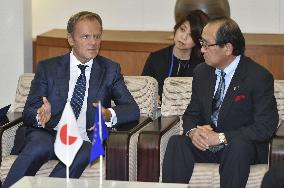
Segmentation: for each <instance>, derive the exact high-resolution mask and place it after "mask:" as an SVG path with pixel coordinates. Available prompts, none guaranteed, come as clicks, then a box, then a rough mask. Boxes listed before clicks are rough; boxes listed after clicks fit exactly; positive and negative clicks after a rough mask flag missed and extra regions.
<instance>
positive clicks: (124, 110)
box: [112, 65, 140, 124]
mask: <svg viewBox="0 0 284 188" xmlns="http://www.w3.org/2000/svg"><path fill="white" fill-rule="evenodd" d="M112 99H113V101H114V103H115V105H116V106H114V107H113V108H112V109H113V110H114V111H115V114H116V117H117V124H122V123H127V122H131V121H136V120H138V119H139V117H140V110H139V107H138V105H137V103H136V102H135V100H134V98H133V97H132V95H131V94H130V92H129V91H128V89H127V87H126V85H125V82H124V78H123V76H122V74H121V72H120V66H119V65H117V69H116V73H115V77H114V81H113V86H112Z"/></svg>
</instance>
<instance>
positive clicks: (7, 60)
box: [0, 0, 32, 107]
mask: <svg viewBox="0 0 284 188" xmlns="http://www.w3.org/2000/svg"><path fill="white" fill-rule="evenodd" d="M0 23H1V24H0V41H1V43H0V49H1V50H0V61H1V62H0V63H1V64H0V65H1V68H0V88H1V94H0V107H2V106H4V105H6V104H10V103H13V101H14V98H15V97H14V96H15V92H16V86H17V82H18V78H19V75H20V74H22V73H23V72H24V71H26V72H30V71H31V70H32V31H31V0H2V1H1V6H0Z"/></svg>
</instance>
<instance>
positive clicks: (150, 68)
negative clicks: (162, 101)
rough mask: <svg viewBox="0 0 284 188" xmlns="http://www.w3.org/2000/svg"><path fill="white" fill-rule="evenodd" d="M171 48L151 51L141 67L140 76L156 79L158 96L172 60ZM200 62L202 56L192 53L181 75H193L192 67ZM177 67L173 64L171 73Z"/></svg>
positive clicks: (160, 94) (175, 70) (160, 93)
mask: <svg viewBox="0 0 284 188" xmlns="http://www.w3.org/2000/svg"><path fill="white" fill-rule="evenodd" d="M172 50H173V45H171V46H168V47H166V48H163V49H160V50H158V51H155V52H152V53H151V54H150V55H149V57H148V59H147V60H146V63H145V66H144V68H143V72H142V76H151V77H153V78H155V79H156V80H157V81H158V85H159V96H162V92H163V85H164V81H165V79H166V78H167V77H168V75H169V70H170V67H171V61H172ZM192 51H195V48H193V50H192ZM202 62H204V60H203V58H199V57H197V56H196V55H195V53H192V54H191V56H190V62H189V67H188V68H187V69H186V72H185V73H184V75H183V76H190V77H191V76H192V75H193V69H194V68H195V67H196V65H198V64H199V63H202ZM177 69H178V65H177V64H174V66H173V73H175V72H177ZM171 76H173V75H171Z"/></svg>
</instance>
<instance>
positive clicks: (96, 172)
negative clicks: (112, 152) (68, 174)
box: [0, 155, 105, 182]
mask: <svg viewBox="0 0 284 188" xmlns="http://www.w3.org/2000/svg"><path fill="white" fill-rule="evenodd" d="M16 158H17V155H9V156H6V157H3V158H2V163H1V167H0V176H1V177H0V178H1V181H2V182H4V180H5V178H6V176H7V174H8V172H9V170H10V168H11V166H12V164H13V163H14V161H15V160H16ZM57 163H58V161H57V160H50V161H48V162H47V163H45V164H44V165H42V167H41V168H40V169H39V171H38V172H37V174H36V175H37V176H49V174H50V172H51V171H52V170H53V169H54V167H55V166H56V164H57ZM99 167H100V163H99V162H98V161H96V162H95V163H94V164H93V165H92V166H89V167H87V168H86V169H85V171H84V172H83V174H82V176H81V178H93V179H94V178H99V176H100V168H99ZM103 169H104V170H103V174H102V175H103V179H105V160H103Z"/></svg>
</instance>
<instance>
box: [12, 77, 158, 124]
mask: <svg viewBox="0 0 284 188" xmlns="http://www.w3.org/2000/svg"><path fill="white" fill-rule="evenodd" d="M34 75H35V74H34V73H24V74H22V75H21V76H20V77H19V81H18V86H17V91H16V97H15V101H14V105H13V111H14V112H22V111H23V109H24V106H25V103H26V100H27V97H28V94H29V91H30V87H31V81H32V80H33V78H34ZM124 79H125V83H126V86H127V88H128V90H129V91H130V93H131V95H132V96H133V97H134V100H135V101H136V102H137V104H138V106H139V108H140V114H141V115H144V116H147V117H151V118H152V119H154V117H155V114H156V111H157V105H158V104H157V98H158V83H157V81H156V80H155V79H154V78H152V77H149V76H124Z"/></svg>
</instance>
